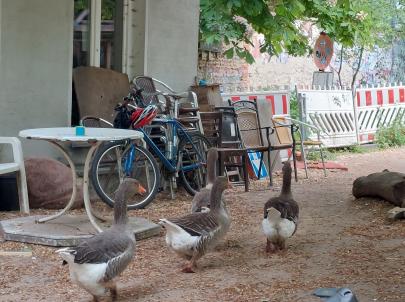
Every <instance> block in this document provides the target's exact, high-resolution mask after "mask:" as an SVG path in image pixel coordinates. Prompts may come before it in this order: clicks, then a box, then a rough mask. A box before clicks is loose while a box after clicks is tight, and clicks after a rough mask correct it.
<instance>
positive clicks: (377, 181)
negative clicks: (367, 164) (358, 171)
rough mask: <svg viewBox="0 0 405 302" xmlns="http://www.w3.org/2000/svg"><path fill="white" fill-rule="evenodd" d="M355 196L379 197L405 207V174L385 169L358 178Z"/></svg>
mask: <svg viewBox="0 0 405 302" xmlns="http://www.w3.org/2000/svg"><path fill="white" fill-rule="evenodd" d="M352 193H353V195H354V197H356V198H360V197H379V198H382V199H385V200H386V201H389V202H390V203H392V204H393V205H395V206H398V207H402V208H404V207H405V174H403V173H398V172H390V171H388V170H384V171H382V172H378V173H372V174H370V175H368V176H362V177H359V178H357V179H356V180H355V181H354V183H353V189H352Z"/></svg>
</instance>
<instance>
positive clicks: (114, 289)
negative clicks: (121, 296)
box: [110, 284, 118, 301]
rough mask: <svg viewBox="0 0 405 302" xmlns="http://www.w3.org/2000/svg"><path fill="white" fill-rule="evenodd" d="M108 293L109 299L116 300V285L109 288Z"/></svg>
mask: <svg viewBox="0 0 405 302" xmlns="http://www.w3.org/2000/svg"><path fill="white" fill-rule="evenodd" d="M110 293H111V299H112V300H113V301H115V300H117V297H118V291H117V285H116V284H114V285H113V286H111V287H110Z"/></svg>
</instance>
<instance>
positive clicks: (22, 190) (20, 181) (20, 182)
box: [17, 170, 30, 214]
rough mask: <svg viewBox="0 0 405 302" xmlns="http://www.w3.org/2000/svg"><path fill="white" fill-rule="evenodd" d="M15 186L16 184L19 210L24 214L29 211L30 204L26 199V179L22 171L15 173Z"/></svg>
mask: <svg viewBox="0 0 405 302" xmlns="http://www.w3.org/2000/svg"><path fill="white" fill-rule="evenodd" d="M17 186H18V197H19V198H18V199H19V205H20V212H21V213H24V214H29V213H30V206H29V201H28V189H27V180H26V176H25V173H24V172H21V170H20V171H19V172H18V173H17Z"/></svg>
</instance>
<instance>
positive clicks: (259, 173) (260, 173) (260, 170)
mask: <svg viewBox="0 0 405 302" xmlns="http://www.w3.org/2000/svg"><path fill="white" fill-rule="evenodd" d="M263 156H264V152H262V153H261V154H260V163H259V171H258V172H257V179H258V180H260V176H261V175H262V166H263Z"/></svg>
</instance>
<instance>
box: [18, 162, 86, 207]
mask: <svg viewBox="0 0 405 302" xmlns="http://www.w3.org/2000/svg"><path fill="white" fill-rule="evenodd" d="M25 172H26V175H27V186H28V196H29V203H30V208H33V209H34V208H45V209H62V208H64V207H65V206H66V205H67V203H68V202H69V200H70V197H71V195H72V188H73V187H72V171H71V169H70V168H69V167H68V166H66V165H64V164H63V163H61V162H59V161H57V160H54V159H52V158H27V159H26V160H25ZM82 206H83V193H82V186H78V188H77V193H76V200H75V203H74V205H73V208H79V207H82Z"/></svg>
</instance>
